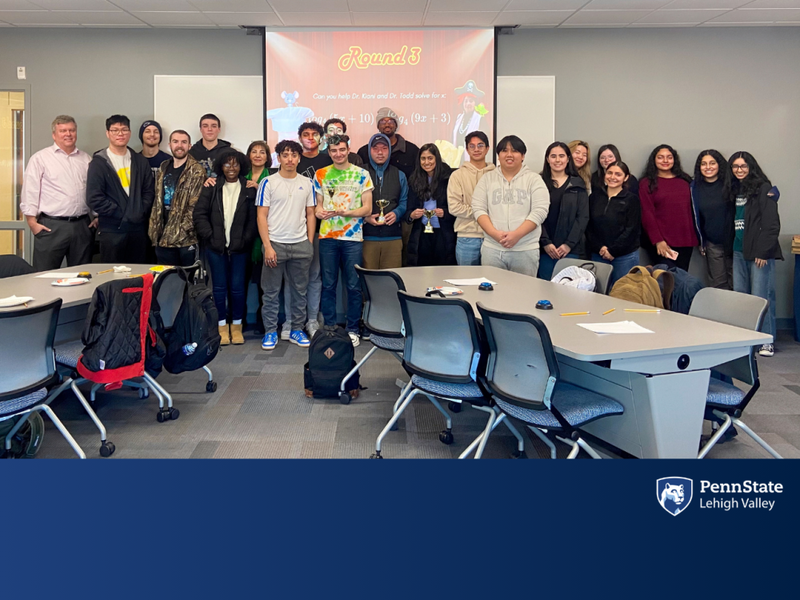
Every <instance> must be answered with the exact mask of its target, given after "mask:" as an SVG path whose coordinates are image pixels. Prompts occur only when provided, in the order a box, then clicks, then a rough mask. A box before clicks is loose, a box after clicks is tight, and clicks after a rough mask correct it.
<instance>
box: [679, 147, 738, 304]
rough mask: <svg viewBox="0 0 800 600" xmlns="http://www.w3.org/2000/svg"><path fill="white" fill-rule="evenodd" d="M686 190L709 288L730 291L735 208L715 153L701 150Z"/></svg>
mask: <svg viewBox="0 0 800 600" xmlns="http://www.w3.org/2000/svg"><path fill="white" fill-rule="evenodd" d="M689 187H690V189H691V193H692V209H693V210H694V217H695V224H696V226H697V237H698V239H699V240H700V253H701V254H702V255H703V256H704V257H705V260H706V273H707V275H708V285H709V286H710V287H715V288H720V289H723V290H732V289H733V211H734V207H733V202H731V195H730V194H731V170H730V168H729V167H728V161H726V160H725V158H724V157H723V156H722V154H720V153H719V152H718V151H716V150H703V151H702V152H701V153H700V154H698V155H697V161H695V164H694V180H693V181H692V183H691V185H690V186H689Z"/></svg>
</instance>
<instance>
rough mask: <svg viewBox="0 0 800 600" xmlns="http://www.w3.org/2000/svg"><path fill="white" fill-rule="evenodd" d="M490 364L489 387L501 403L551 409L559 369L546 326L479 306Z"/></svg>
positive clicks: (488, 369) (534, 320)
mask: <svg viewBox="0 0 800 600" xmlns="http://www.w3.org/2000/svg"><path fill="white" fill-rule="evenodd" d="M478 310H479V311H480V314H481V320H482V322H483V328H484V331H486V341H487V342H488V344H489V360H488V362H487V365H486V384H487V387H488V388H489V389H490V390H491V392H492V393H493V394H494V395H495V396H497V397H499V398H500V399H501V400H506V401H507V402H510V403H512V404H516V405H518V406H522V407H524V408H532V409H536V410H544V409H549V408H550V407H551V402H550V398H551V396H552V393H553V387H554V386H555V384H556V381H558V377H559V369H558V361H557V359H556V353H555V350H554V349H553V342H552V341H551V340H550V332H549V331H548V330H547V326H546V325H545V324H544V323H543V322H542V321H541V320H539V319H537V318H536V317H534V316H532V315H521V314H513V313H505V312H499V311H496V310H490V309H488V308H486V307H485V306H483V305H482V304H481V303H480V302H479V303H478Z"/></svg>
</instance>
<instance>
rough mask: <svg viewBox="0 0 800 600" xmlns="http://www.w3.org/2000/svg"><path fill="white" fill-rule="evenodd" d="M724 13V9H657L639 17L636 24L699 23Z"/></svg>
mask: <svg viewBox="0 0 800 600" xmlns="http://www.w3.org/2000/svg"><path fill="white" fill-rule="evenodd" d="M724 13H725V11H724V10H657V11H655V12H651V13H650V14H649V15H646V16H644V17H643V18H641V19H639V20H638V21H636V23H634V25H635V24H637V23H653V24H662V25H666V24H668V23H670V24H681V23H683V24H688V25H697V24H698V23H703V22H704V21H708V20H709V19H713V18H714V17H718V16H720V15H722V14H724Z"/></svg>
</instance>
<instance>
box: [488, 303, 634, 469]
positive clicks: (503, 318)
mask: <svg viewBox="0 0 800 600" xmlns="http://www.w3.org/2000/svg"><path fill="white" fill-rule="evenodd" d="M478 311H479V312H480V314H481V320H482V322H483V327H484V330H485V331H486V339H487V342H488V344H489V360H488V363H487V365H486V379H485V383H484V385H485V387H486V389H487V390H488V391H489V392H490V393H491V394H492V397H493V398H494V401H495V402H496V404H497V408H498V409H499V411H501V412H502V414H501V415H500V416H499V417H498V419H497V420H498V421H500V420H503V419H504V418H505V417H514V418H515V419H519V420H520V421H523V422H524V423H526V424H527V425H528V427H529V429H530V430H531V431H533V433H534V434H536V436H537V437H539V438H540V439H541V440H542V441H543V442H544V443H545V444H547V446H548V447H549V448H550V456H551V457H552V458H555V457H556V446H555V444H554V443H553V441H552V440H550V438H549V437H548V436H552V437H554V438H556V439H557V440H559V441H561V442H564V443H566V444H569V445H570V446H571V450H570V452H569V455H568V456H567V458H575V457H576V456H577V455H578V453H579V452H580V450H581V448H583V450H585V451H586V452H587V453H588V454H589V455H590V456H591V457H592V458H600V455H599V454H597V452H596V451H595V450H594V449H593V448H592V447H591V446H589V444H587V443H586V441H585V440H584V439H583V438H582V437H581V434H580V427H582V426H584V425H586V424H588V423H591V422H592V421H595V420H597V419H601V418H604V417H610V416H613V415H621V414H622V413H623V412H624V408H623V406H622V405H621V404H620V403H619V402H617V401H616V400H613V399H612V398H609V397H607V396H603V395H602V394H598V393H596V392H592V391H589V390H586V389H583V388H579V387H577V386H575V385H572V384H569V383H564V382H561V381H559V368H558V360H557V359H556V353H555V350H554V349H553V343H552V342H551V340H550V333H549V332H548V330H547V327H546V326H545V324H544V323H543V322H542V321H540V320H539V319H537V318H536V317H534V316H532V315H520V314H512V313H505V312H499V311H495V310H490V309H488V308H486V307H485V306H483V305H482V304H481V303H480V302H479V303H478ZM490 433H491V430H489V431H487V433H486V435H487V437H488V435H489V434H490ZM484 443H485V440H484Z"/></svg>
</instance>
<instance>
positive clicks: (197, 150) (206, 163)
mask: <svg viewBox="0 0 800 600" xmlns="http://www.w3.org/2000/svg"><path fill="white" fill-rule="evenodd" d="M230 147H231V143H230V142H226V141H225V140H217V145H216V146H214V147H213V148H212V149H211V150H207V149H206V147H205V146H203V140H200V141H199V142H195V144H194V145H193V146H192V147H191V149H190V150H189V154H191V155H192V158H194V159H195V160H196V161H197V162H199V163H200V164H201V165H203V167H205V170H206V176H207V177H216V176H217V175H219V173H217V172H216V171H215V170H214V161H215V160H217V156H219V153H220V152H222V151H223V150H225V148H230Z"/></svg>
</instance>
